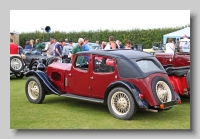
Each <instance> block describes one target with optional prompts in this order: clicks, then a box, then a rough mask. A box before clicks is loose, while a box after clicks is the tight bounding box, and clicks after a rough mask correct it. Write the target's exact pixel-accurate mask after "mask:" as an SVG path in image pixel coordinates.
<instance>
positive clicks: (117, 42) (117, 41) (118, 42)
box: [115, 40, 120, 49]
mask: <svg viewBox="0 0 200 139" xmlns="http://www.w3.org/2000/svg"><path fill="white" fill-rule="evenodd" d="M115 43H116V44H117V47H118V48H119V49H120V46H119V44H120V41H119V40H116V42H115Z"/></svg>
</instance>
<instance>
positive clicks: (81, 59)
mask: <svg viewBox="0 0 200 139" xmlns="http://www.w3.org/2000/svg"><path fill="white" fill-rule="evenodd" d="M89 56H90V55H89V54H84V55H78V56H77V57H76V60H75V65H74V67H75V68H79V69H81V70H88V68H89Z"/></svg>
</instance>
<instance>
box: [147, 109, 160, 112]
mask: <svg viewBox="0 0 200 139" xmlns="http://www.w3.org/2000/svg"><path fill="white" fill-rule="evenodd" d="M145 110H146V111H150V112H158V110H153V109H145Z"/></svg>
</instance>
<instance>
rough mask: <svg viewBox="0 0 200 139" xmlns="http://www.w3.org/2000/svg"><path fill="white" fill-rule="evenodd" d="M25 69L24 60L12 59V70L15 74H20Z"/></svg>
mask: <svg viewBox="0 0 200 139" xmlns="http://www.w3.org/2000/svg"><path fill="white" fill-rule="evenodd" d="M23 69H24V63H23V61H22V59H21V58H20V57H18V56H12V57H10V70H11V71H12V72H13V73H19V72H20V71H22V70H23Z"/></svg>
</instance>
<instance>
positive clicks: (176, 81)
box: [169, 76, 188, 96]
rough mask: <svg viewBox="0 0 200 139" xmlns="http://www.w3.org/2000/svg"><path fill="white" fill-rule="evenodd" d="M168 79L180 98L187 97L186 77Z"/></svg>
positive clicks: (170, 77)
mask: <svg viewBox="0 0 200 139" xmlns="http://www.w3.org/2000/svg"><path fill="white" fill-rule="evenodd" d="M169 79H170V81H171V83H172V84H173V86H174V89H175V91H176V93H178V94H179V95H181V96H183V95H188V90H187V88H188V87H187V82H186V76H182V77H178V76H169Z"/></svg>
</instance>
